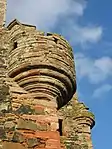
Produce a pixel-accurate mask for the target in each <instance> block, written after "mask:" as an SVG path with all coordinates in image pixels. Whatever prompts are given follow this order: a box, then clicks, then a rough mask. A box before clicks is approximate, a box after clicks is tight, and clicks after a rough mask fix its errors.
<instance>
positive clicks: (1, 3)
mask: <svg viewBox="0 0 112 149" xmlns="http://www.w3.org/2000/svg"><path fill="white" fill-rule="evenodd" d="M5 16H6V0H0V28H2V27H3V26H5Z"/></svg>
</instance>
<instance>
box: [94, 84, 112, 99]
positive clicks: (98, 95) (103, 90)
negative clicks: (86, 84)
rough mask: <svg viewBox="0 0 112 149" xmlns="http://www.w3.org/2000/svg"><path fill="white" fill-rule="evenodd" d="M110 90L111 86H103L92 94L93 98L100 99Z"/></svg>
mask: <svg viewBox="0 0 112 149" xmlns="http://www.w3.org/2000/svg"><path fill="white" fill-rule="evenodd" d="M111 90H112V85H110V84H104V85H103V86H101V87H99V88H97V89H96V90H95V91H94V93H93V98H101V97H104V95H105V94H106V93H108V92H110V91H111Z"/></svg>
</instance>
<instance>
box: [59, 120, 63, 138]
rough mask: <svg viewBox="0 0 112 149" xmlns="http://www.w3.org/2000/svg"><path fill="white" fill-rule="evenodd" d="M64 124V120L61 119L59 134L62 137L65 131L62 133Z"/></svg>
mask: <svg viewBox="0 0 112 149" xmlns="http://www.w3.org/2000/svg"><path fill="white" fill-rule="evenodd" d="M62 123H63V120H62V119H59V120H58V124H59V129H58V131H59V133H60V136H62V135H63V131H62V129H63V126H62Z"/></svg>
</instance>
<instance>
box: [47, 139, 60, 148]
mask: <svg viewBox="0 0 112 149" xmlns="http://www.w3.org/2000/svg"><path fill="white" fill-rule="evenodd" d="M58 139H59V140H54V139H48V140H47V141H46V147H47V148H56V149H59V148H60V146H61V145H60V138H58Z"/></svg>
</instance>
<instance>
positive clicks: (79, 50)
mask: <svg viewBox="0 0 112 149" xmlns="http://www.w3.org/2000/svg"><path fill="white" fill-rule="evenodd" d="M111 14H112V0H24V1H23V0H18V1H17V0H16V1H15V0H8V5H7V18H6V24H8V23H9V22H10V21H12V20H13V19H14V18H17V19H18V20H19V21H20V22H22V23H28V24H33V25H36V27H37V29H39V30H44V31H45V32H47V31H48V32H49V31H50V32H55V33H59V34H61V35H63V36H64V37H65V38H66V39H67V40H68V41H69V42H70V44H71V46H72V48H73V51H74V59H75V65H76V73H77V86H78V95H79V100H80V101H81V102H84V103H85V104H86V105H87V106H88V107H89V108H90V111H92V112H93V113H94V114H95V120H96V125H95V127H94V128H93V130H92V141H93V146H94V149H111V148H112V127H111V126H112V116H111V114H112V100H111V97H112V19H111Z"/></svg>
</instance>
